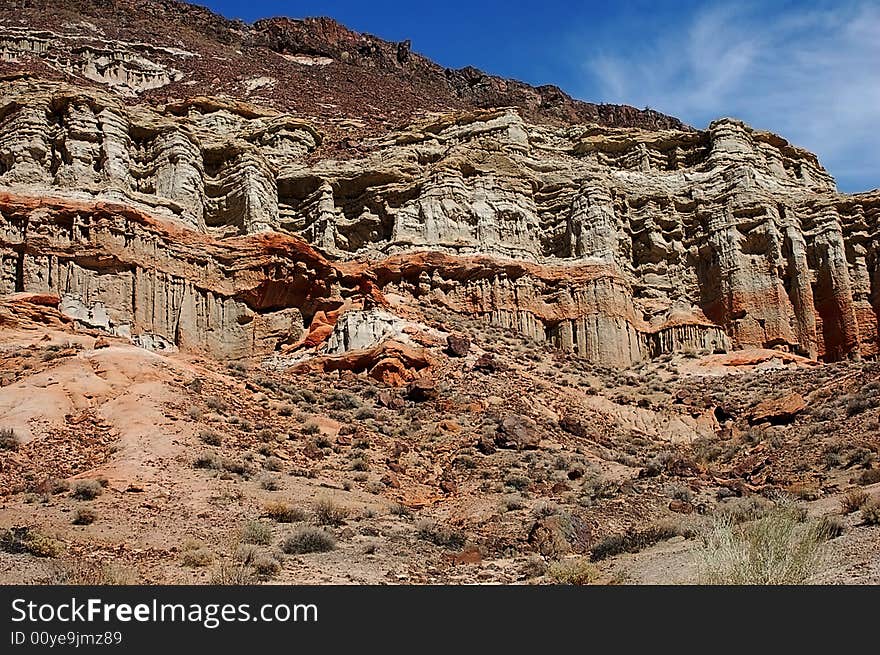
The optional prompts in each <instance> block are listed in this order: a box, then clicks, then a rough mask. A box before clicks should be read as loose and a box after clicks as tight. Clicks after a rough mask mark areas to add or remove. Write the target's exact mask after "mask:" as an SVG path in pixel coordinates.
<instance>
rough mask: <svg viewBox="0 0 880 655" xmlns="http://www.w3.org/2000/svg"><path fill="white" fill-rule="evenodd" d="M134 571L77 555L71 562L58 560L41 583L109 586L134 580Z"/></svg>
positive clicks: (135, 576) (127, 583)
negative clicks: (48, 575)
mask: <svg viewBox="0 0 880 655" xmlns="http://www.w3.org/2000/svg"><path fill="white" fill-rule="evenodd" d="M136 578H137V574H136V572H135V571H132V570H130V569H126V568H123V567H120V566H119V565H117V564H113V563H107V562H93V561H90V560H87V559H85V558H82V557H79V558H77V559H75V560H73V561H72V562H59V563H58V564H56V565H55V566H53V567H52V570H51V573H50V577H49V578H48V579H47V580H41V583H44V584H52V585H87V586H110V585H130V584H134V583H135V582H136Z"/></svg>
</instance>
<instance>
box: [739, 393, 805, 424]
mask: <svg viewBox="0 0 880 655" xmlns="http://www.w3.org/2000/svg"><path fill="white" fill-rule="evenodd" d="M806 407H807V403H806V401H805V400H804V397H803V396H802V395H800V394H799V393H790V394H788V395H786V396H783V397H782V398H774V399H771V400H765V401H764V402H761V403H758V405H757V406H755V408H754V409H753V410H752V411H751V413H750V414H749V423H751V424H752V425H755V424H757V423H770V424H772V425H782V424H785V423H791V422H792V421H793V420H794V417H795V416H796V415H797V414H799V413H800V412H802V411H804V409H806Z"/></svg>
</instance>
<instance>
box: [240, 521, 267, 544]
mask: <svg viewBox="0 0 880 655" xmlns="http://www.w3.org/2000/svg"><path fill="white" fill-rule="evenodd" d="M240 533H241V542H242V543H245V544H259V545H261V546H266V545H268V544H270V543H272V526H271V525H269V524H268V523H263V522H262V521H246V522H245V524H244V525H243V526H241V531H240Z"/></svg>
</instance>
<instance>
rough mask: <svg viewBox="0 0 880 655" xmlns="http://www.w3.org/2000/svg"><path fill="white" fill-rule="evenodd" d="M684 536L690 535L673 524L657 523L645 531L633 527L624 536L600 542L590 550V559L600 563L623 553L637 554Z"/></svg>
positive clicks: (613, 536)
mask: <svg viewBox="0 0 880 655" xmlns="http://www.w3.org/2000/svg"><path fill="white" fill-rule="evenodd" d="M682 534H684V535H686V536H687V535H688V534H689V533H687V532H686V531H684V530H682V529H681V528H680V527H679V526H677V525H674V524H672V523H656V524H654V525H650V526H648V527H647V528H644V529H643V530H637V529H636V528H634V527H633V528H630V529H629V530H627V531H626V532H624V533H623V534H613V535H609V536H607V537H605V538H604V539H602V540H601V541H599V543H597V544H596V545H595V546H593V548H592V550H590V559H591V560H593V561H594V562H598V561H600V560H603V559H606V558H608V557H613V556H614V555H619V554H621V553H637V552H639V551H640V550H643V549H645V548H647V547H648V546H653V545H654V544H656V543H658V542H660V541H664V540H666V539H671V538H672V537H675V536H678V535H682Z"/></svg>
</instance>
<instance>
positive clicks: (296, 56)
mask: <svg viewBox="0 0 880 655" xmlns="http://www.w3.org/2000/svg"><path fill="white" fill-rule="evenodd" d="M417 46H418V44H416V47H417ZM4 69H5V70H8V71H9V72H10V73H12V74H15V75H20V74H22V73H24V74H37V75H39V76H41V77H51V78H53V79H67V80H68V81H72V82H75V83H77V84H81V85H82V84H106V85H109V86H111V87H112V88H113V89H114V90H116V91H117V92H119V93H121V94H123V95H125V96H127V97H128V98H129V99H130V101H133V102H139V101H146V102H168V101H171V100H174V99H180V98H191V97H194V96H198V95H223V96H226V97H230V98H242V97H248V98H251V99H253V100H254V101H256V102H258V103H259V104H261V105H263V106H269V107H273V108H275V109H279V110H284V111H293V112H295V113H296V114H297V115H304V116H310V117H313V118H314V119H315V120H316V121H318V122H319V123H320V124H321V126H322V128H323V129H325V130H326V131H327V132H328V133H329V135H330V137H331V138H330V139H329V142H328V146H329V147H330V148H331V149H334V150H337V151H339V153H340V154H343V155H344V154H346V153H347V152H351V151H352V147H351V143H350V141H349V140H350V139H351V138H352V136H353V135H355V136H356V135H363V134H366V133H381V132H383V131H385V130H387V129H388V126H389V125H398V124H401V123H406V122H408V121H410V120H411V119H412V118H413V117H414V116H416V115H418V114H421V113H424V112H429V111H449V110H452V109H467V108H475V107H495V106H508V105H509V106H516V107H519V108H520V110H521V111H522V112H523V114H524V115H525V116H527V117H528V118H529V119H530V120H532V121H534V122H550V123H554V124H565V123H571V122H596V123H600V124H605V125H617V126H638V127H645V128H652V129H653V128H682V127H683V126H682V124H681V123H680V122H679V121H678V120H677V119H675V118H672V117H670V116H665V115H663V114H660V113H659V112H656V111H652V110H648V109H646V110H639V109H636V108H634V107H628V106H621V105H608V104H598V105H597V104H593V103H588V102H581V101H579V100H574V99H573V98H571V97H569V96H568V95H566V94H565V93H563V92H562V91H561V90H560V89H558V88H557V87H553V86H542V87H537V88H536V87H532V86H529V85H527V84H524V83H522V82H517V81H515V80H506V79H502V78H499V77H495V76H492V75H488V74H485V73H483V72H482V71H479V70H477V69H475V68H465V69H461V70H454V69H447V68H444V67H442V66H439V65H438V64H436V63H434V62H432V61H431V60H429V59H427V58H425V57H423V56H421V55H419V54H417V53H416V52H415V51H414V50H413V49H412V44H411V43H410V42H409V41H403V42H400V43H389V42H387V41H383V40H382V39H379V38H377V37H374V36H371V35H367V34H359V33H357V32H353V31H351V30H349V29H347V28H346V27H344V26H342V25H340V24H339V23H337V22H335V21H333V20H332V19H329V18H307V19H303V20H292V19H288V18H272V19H267V20H262V21H258V22H257V23H255V24H253V25H247V24H245V23H242V22H240V21H231V20H227V19H225V18H223V17H221V16H218V15H216V14H213V13H212V12H210V11H208V10H207V9H204V8H202V7H198V6H195V5H190V4H187V3H184V2H178V1H176V0H148V1H147V2H141V1H138V2H135V1H133V0H102V1H100V2H99V1H97V0H75V1H73V2H64V3H58V2H55V1H53V0H22V1H16V2H7V3H5V4H3V5H2V7H0V71H3V70H4ZM355 152H356V150H355Z"/></svg>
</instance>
